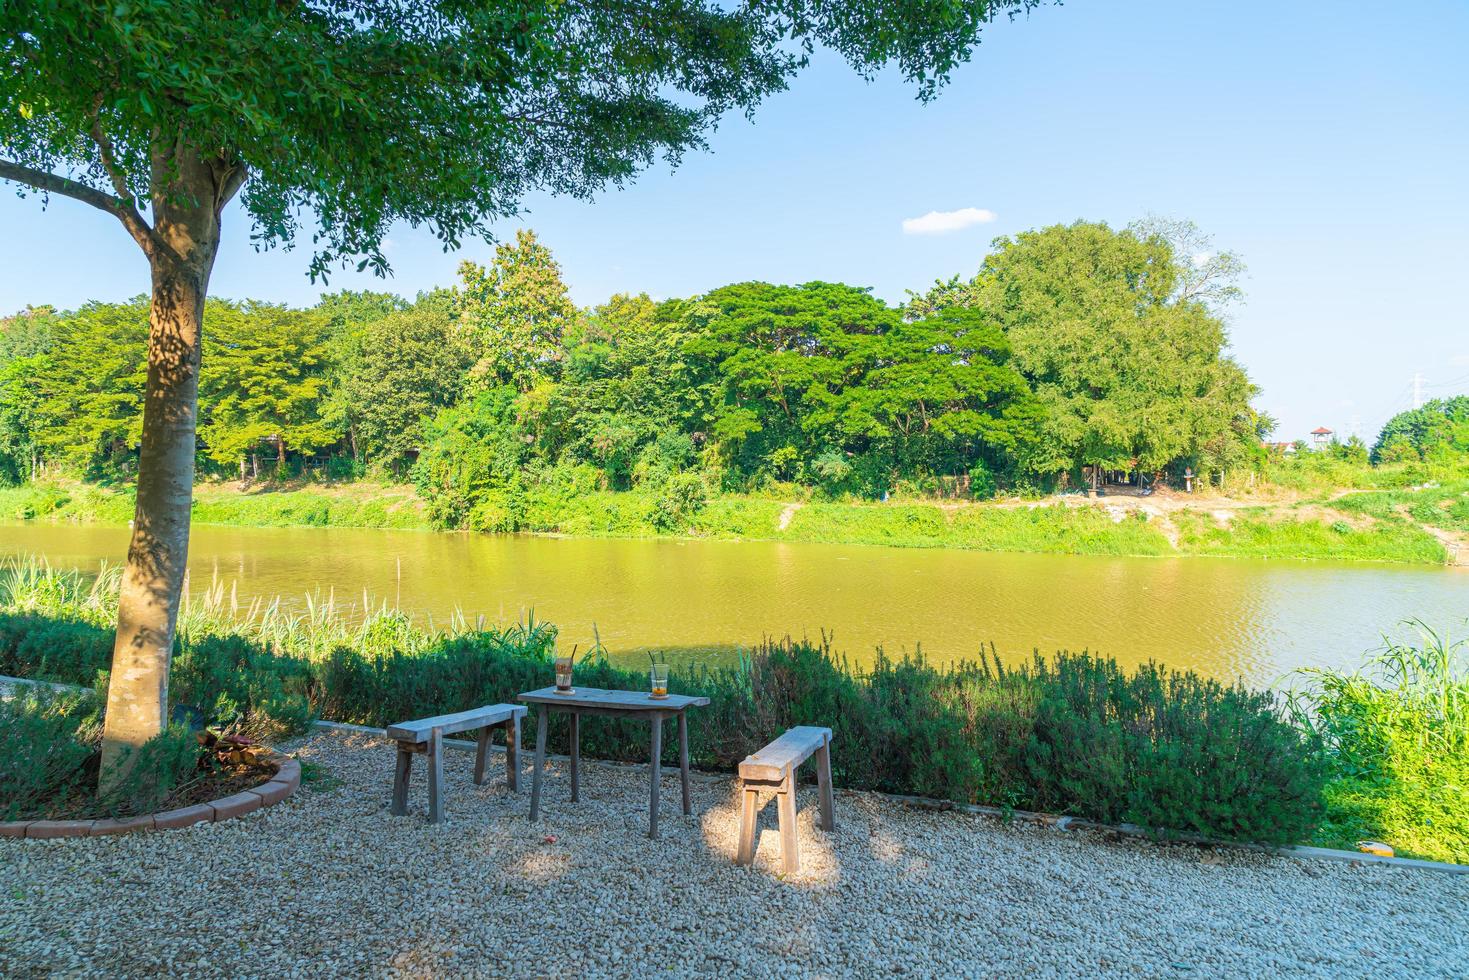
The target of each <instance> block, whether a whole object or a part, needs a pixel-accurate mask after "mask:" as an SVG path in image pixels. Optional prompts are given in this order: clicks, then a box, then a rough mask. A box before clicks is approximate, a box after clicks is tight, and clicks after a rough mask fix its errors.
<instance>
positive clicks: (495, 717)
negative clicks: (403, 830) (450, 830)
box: [387, 704, 525, 823]
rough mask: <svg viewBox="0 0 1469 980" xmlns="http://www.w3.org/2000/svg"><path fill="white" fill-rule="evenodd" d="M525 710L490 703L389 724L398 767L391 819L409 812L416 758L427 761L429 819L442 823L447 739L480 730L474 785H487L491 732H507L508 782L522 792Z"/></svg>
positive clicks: (475, 760)
mask: <svg viewBox="0 0 1469 980" xmlns="http://www.w3.org/2000/svg"><path fill="white" fill-rule="evenodd" d="M524 717H525V707H524V706H523V705H519V704H489V705H485V706H484V707H483V708H471V709H470V710H469V711H457V712H455V713H454V714H451V715H437V716H435V717H433V718H420V719H418V720H416V721H400V722H399V723H398V724H396V725H389V726H388V729H387V734H388V738H391V739H392V740H394V741H395V742H397V743H398V766H397V770H396V772H395V773H394V776H393V806H392V810H391V811H390V812H391V813H392V814H393V816H395V817H401V816H403V815H404V814H406V813H407V812H408V777H409V773H410V771H411V770H412V768H413V757H414V756H415V755H420V754H421V755H426V756H428V819H429V822H430V823H439V822H440V821H442V820H443V819H444V800H443V784H444V736H446V735H457V734H458V733H460V732H467V731H472V730H474V729H479V746H478V750H477V751H476V752H475V756H474V782H475V785H477V786H478V785H480V784H482V783H484V781H485V763H486V761H487V760H488V757H489V753H490V730H491V729H492V728H494V727H495V726H497V725H498V726H503V727H504V729H505V779H506V782H507V783H509V785H510V789H511V790H512V791H513V790H518V789H519V788H520V719H522V718H524Z"/></svg>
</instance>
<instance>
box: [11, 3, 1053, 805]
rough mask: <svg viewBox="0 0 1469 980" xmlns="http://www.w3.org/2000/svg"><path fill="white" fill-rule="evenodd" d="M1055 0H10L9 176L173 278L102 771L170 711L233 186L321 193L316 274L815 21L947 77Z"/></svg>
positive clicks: (296, 195) (276, 201)
mask: <svg viewBox="0 0 1469 980" xmlns="http://www.w3.org/2000/svg"><path fill="white" fill-rule="evenodd" d="M1037 2H1038V0H971V2H966V3H952V2H949V0H900V2H894V3H871V4H862V5H860V6H858V7H854V6H853V5H852V4H849V3H843V2H837V0H814V2H806V0H801V2H796V0H776V2H770V3H759V4H740V5H736V6H733V7H727V6H724V5H720V4H716V3H713V2H712V0H704V2H701V0H637V2H633V0H599V2H596V3H592V2H588V0H570V2H558V3H546V2H543V0H506V2H502V3H475V2H452V3H451V2H448V0H431V2H428V3H409V2H404V0H350V2H349V0H318V2H315V3H310V4H303V3H247V4H224V5H221V4H218V3H214V2H206V0H133V2H126V3H105V4H98V3H91V2H81V0H59V2H56V3H50V4H35V3H21V4H6V5H4V6H0V64H4V65H5V69H6V70H5V72H4V74H3V76H0V179H4V180H9V181H13V182H15V183H16V184H17V185H18V186H19V187H20V188H21V189H22V190H23V191H24V190H27V189H28V190H31V191H39V192H41V193H42V194H43V195H44V196H49V195H58V196H62V197H67V198H71V199H74V200H77V201H80V202H82V203H85V204H88V205H91V206H92V207H95V208H97V209H99V210H101V211H103V212H105V213H107V214H110V215H112V216H113V217H115V218H116V219H117V220H118V221H119V222H120V223H121V224H122V226H123V228H124V229H125V230H126V231H127V233H128V234H129V235H130V236H131V238H132V239H133V241H134V242H136V243H137V245H138V247H139V248H140V249H141V250H142V253H143V255H144V257H145V258H146V259H147V261H148V264H149V269H150V273H151V279H152V296H151V307H150V315H149V332H148V356H147V364H148V378H147V395H146V398H145V403H144V404H145V408H144V419H143V432H142V445H141V449H140V466H139V474H138V488H137V489H138V492H137V511H136V517H135V522H134V530H133V536H132V540H131V542H130V544H129V547H128V559H127V564H126V566H125V569H124V573H123V582H122V587H121V591H120V598H119V607H118V632H117V639H116V646H115V650H114V655H113V670H112V675H111V676H112V682H111V683H110V684H109V687H108V698H107V702H108V703H107V712H106V728H105V732H104V736H103V766H102V772H103V774H104V775H103V779H104V781H105V780H108V779H110V778H112V776H111V775H109V774H111V773H114V772H116V773H117V774H118V775H120V774H121V770H119V769H117V766H116V764H117V763H118V762H119V761H121V760H123V759H124V757H126V755H127V751H126V750H127V749H128V748H129V747H132V746H137V745H139V744H141V743H142V742H143V741H145V740H146V739H148V738H150V737H152V736H153V735H156V734H157V733H158V732H159V731H161V729H162V727H163V724H164V721H165V719H166V717H167V711H166V706H167V687H168V665H169V655H170V651H171V649H172V646H173V635H174V626H175V621H176V617H177V612H178V600H179V595H180V591H181V587H182V583H183V577H184V569H185V560H186V558H187V554H188V538H189V510H190V505H191V501H192V486H193V472H194V449H195V446H194V437H195V426H196V412H197V395H198V381H199V363H200V355H201V350H202V319H203V314H204V299H205V295H206V293H207V291H208V285H209V277H210V273H211V271H212V269H213V266H214V260H215V256H216V254H217V251H218V248H219V240H220V231H221V221H222V220H223V216H224V213H225V206H226V205H227V204H228V203H229V202H230V201H231V200H233V199H234V198H235V196H236V195H237V194H241V193H242V192H243V195H242V198H241V200H242V202H243V205H244V209H245V211H246V212H247V213H248V215H249V216H250V218H251V219H252V221H253V223H254V225H255V229H256V239H257V242H258V243H259V244H261V245H264V246H270V245H273V244H277V243H282V242H288V241H290V240H291V239H292V238H293V237H294V236H295V234H296V232H297V231H298V224H299V219H298V215H299V214H301V213H303V212H308V213H310V214H311V215H313V216H314V219H315V227H314V229H312V231H311V233H310V234H311V240H312V242H313V245H314V247H315V249H316V251H315V254H314V256H313V258H312V262H311V269H312V272H313V273H314V274H315V273H323V272H325V271H327V270H328V269H329V268H330V267H332V266H333V265H335V264H337V263H340V262H345V261H348V260H351V259H353V258H359V257H360V260H359V262H358V267H359V268H366V267H369V266H371V267H372V268H374V269H376V270H379V271H382V270H385V269H386V267H387V259H386V257H385V256H384V254H383V248H382V242H383V239H384V236H385V234H386V232H387V229H388V228H389V227H390V226H391V225H392V224H393V223H394V222H398V221H403V222H407V223H409V224H413V225H426V226H427V227H428V228H430V229H431V230H432V231H433V233H434V234H436V235H437V236H438V237H439V238H440V239H442V240H443V241H444V242H445V243H446V244H448V245H457V244H458V243H459V242H460V241H461V240H462V239H463V238H464V237H465V236H466V235H470V234H475V233H479V232H482V231H485V230H486V228H487V226H488V222H490V221H491V220H493V219H495V218H498V217H503V216H506V215H508V214H512V213H514V212H515V210H516V209H517V207H518V203H519V201H520V200H521V199H522V197H523V196H524V195H525V194H526V193H527V192H529V191H531V190H546V191H550V192H553V193H561V194H573V195H581V196H585V195H589V194H591V193H592V192H593V191H595V190H597V189H599V188H601V187H603V186H605V185H607V184H609V183H610V184H619V183H621V182H623V181H625V180H627V179H628V178H630V177H631V176H632V175H633V174H634V173H635V172H636V171H637V170H638V169H639V168H640V167H642V166H645V165H647V164H648V163H650V162H651V161H652V160H653V159H654V158H655V156H657V155H659V154H660V153H661V154H663V155H665V156H666V157H667V158H668V159H670V160H671V161H677V159H678V158H679V157H680V155H681V154H683V153H684V152H686V151H688V150H691V149H699V148H702V147H703V146H704V145H705V142H704V136H705V133H706V132H707V131H708V130H709V128H710V127H711V126H712V125H713V124H714V123H715V122H716V121H717V120H718V119H719V117H720V116H721V115H723V114H724V113H725V112H726V111H728V110H731V109H746V110H748V109H750V108H752V107H753V106H755V105H756V104H758V103H759V102H760V101H761V100H762V99H763V98H764V97H765V96H767V95H768V94H770V93H772V92H776V91H779V90H780V89H782V88H783V87H784V86H785V85H786V83H787V80H788V79H789V78H790V77H791V76H792V75H793V74H794V73H795V72H796V71H797V70H798V69H799V68H801V67H802V66H803V65H804V64H805V63H806V61H807V58H808V55H809V53H810V51H811V50H812V48H813V47H814V46H815V45H818V44H824V45H827V46H829V47H831V48H833V49H834V50H836V51H838V52H840V53H841V54H842V55H843V56H844V57H845V58H846V59H847V60H848V61H849V62H850V63H852V64H853V65H854V66H856V67H857V68H858V70H859V71H862V72H863V73H865V74H870V73H871V72H873V71H875V70H876V69H877V68H878V67H879V66H881V65H883V64H886V63H888V62H896V63H897V65H898V68H899V71H900V72H901V73H902V75H903V76H904V77H905V78H907V79H910V80H913V81H915V82H916V83H917V84H918V86H919V93H920V95H921V96H923V97H928V96H930V95H932V94H933V93H934V91H935V90H936V88H937V87H938V86H939V85H940V84H941V83H942V82H943V81H945V80H946V78H947V77H948V75H949V73H950V72H951V70H952V69H953V68H954V67H955V66H956V65H957V64H958V63H960V62H961V61H963V60H965V59H967V58H968V56H969V51H970V49H971V48H972V47H973V46H974V45H975V44H976V43H977V41H978V38H979V34H980V31H981V29H982V28H983V27H984V26H985V25H986V24H987V23H988V22H989V21H991V20H992V19H993V18H994V17H995V16H997V15H998V14H1001V13H1008V14H1012V15H1013V14H1014V13H1016V12H1021V11H1025V10H1028V9H1030V8H1031V7H1032V6H1034V5H1035V4H1036V3H1037Z"/></svg>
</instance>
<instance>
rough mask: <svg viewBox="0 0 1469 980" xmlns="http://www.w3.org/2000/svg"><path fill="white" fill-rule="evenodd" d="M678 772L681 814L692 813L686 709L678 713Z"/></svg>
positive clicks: (687, 716)
mask: <svg viewBox="0 0 1469 980" xmlns="http://www.w3.org/2000/svg"><path fill="white" fill-rule="evenodd" d="M678 774H679V777H680V778H681V779H682V780H683V815H684V816H686V817H687V816H688V815H689V814H691V813H693V812H694V810H693V807H692V806H691V805H690V803H689V715H688V711H687V710H684V711H680V712H679V713H678Z"/></svg>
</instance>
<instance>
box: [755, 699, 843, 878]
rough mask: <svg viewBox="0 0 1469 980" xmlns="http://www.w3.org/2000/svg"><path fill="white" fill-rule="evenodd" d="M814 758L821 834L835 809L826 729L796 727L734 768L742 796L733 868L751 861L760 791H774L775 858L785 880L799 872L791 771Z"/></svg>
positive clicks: (831, 825) (831, 826)
mask: <svg viewBox="0 0 1469 980" xmlns="http://www.w3.org/2000/svg"><path fill="white" fill-rule="evenodd" d="M813 755H814V756H815V757H816V785H817V788H818V789H819V790H820V793H821V829H823V830H833V829H835V828H836V812H835V810H836V804H835V802H834V800H833V799H832V787H831V729H830V728H817V727H814V726H810V725H802V726H800V727H798V728H792V729H790V730H789V731H787V732H786V733H785V734H784V735H782V736H780V737H779V738H777V739H776V740H775V741H774V742H771V743H770V744H769V745H767V746H765V747H764V748H762V749H760V750H759V751H757V752H756V753H755V754H754V755H751V756H747V757H746V758H745V761H744V762H741V763H740V784H741V788H742V790H743V793H742V794H741V795H742V803H743V805H742V806H741V809H740V849H739V853H738V854H737V855H736V857H735V862H736V863H737V864H752V863H754V860H755V831H756V824H757V823H758V821H759V818H760V806H759V802H760V791H761V790H762V789H764V790H766V791H769V790H771V789H774V790H775V794H776V801H777V808H778V810H779V812H780V856H781V863H782V865H783V866H784V868H785V871H786V873H787V874H794V873H795V872H797V871H799V870H800V868H801V854H800V849H799V847H798V846H797V843H796V770H797V769H799V768H800V767H801V763H803V762H805V761H806V760H807V759H809V758H811V757H812V756H813Z"/></svg>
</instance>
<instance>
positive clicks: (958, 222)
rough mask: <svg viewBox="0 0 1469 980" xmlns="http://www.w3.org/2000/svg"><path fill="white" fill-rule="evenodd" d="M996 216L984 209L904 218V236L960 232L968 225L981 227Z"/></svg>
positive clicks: (933, 212)
mask: <svg viewBox="0 0 1469 980" xmlns="http://www.w3.org/2000/svg"><path fill="white" fill-rule="evenodd" d="M996 217H997V215H996V214H995V213H994V212H993V211H986V210H985V209H984V208H960V209H959V210H957V211H930V212H928V214H925V215H923V216H922V217H920V218H904V219H903V234H905V235H945V234H948V233H949V232H951V231H961V230H963V229H965V228H968V227H969V226H970V225H983V224H988V223H989V222H991V221H994V220H995V218H996Z"/></svg>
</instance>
